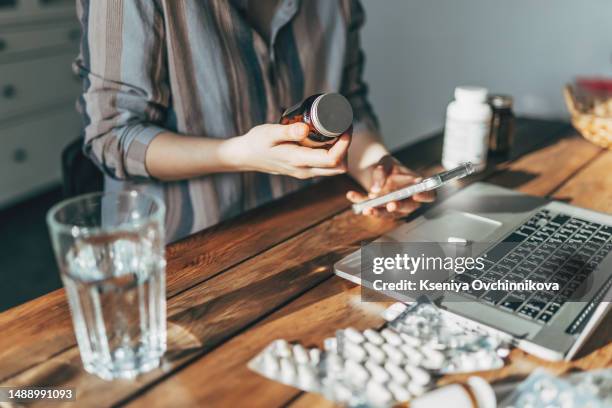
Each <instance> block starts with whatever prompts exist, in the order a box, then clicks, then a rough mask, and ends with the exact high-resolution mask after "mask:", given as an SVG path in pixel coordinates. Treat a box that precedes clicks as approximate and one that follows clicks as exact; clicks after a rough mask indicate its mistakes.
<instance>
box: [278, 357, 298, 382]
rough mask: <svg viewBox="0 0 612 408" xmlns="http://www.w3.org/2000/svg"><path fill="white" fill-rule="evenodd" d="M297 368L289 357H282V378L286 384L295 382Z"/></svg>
mask: <svg viewBox="0 0 612 408" xmlns="http://www.w3.org/2000/svg"><path fill="white" fill-rule="evenodd" d="M295 376H296V368H295V363H294V362H293V361H291V360H289V359H288V358H284V357H283V358H281V360H280V379H281V381H282V382H284V383H286V384H293V383H294V382H295Z"/></svg>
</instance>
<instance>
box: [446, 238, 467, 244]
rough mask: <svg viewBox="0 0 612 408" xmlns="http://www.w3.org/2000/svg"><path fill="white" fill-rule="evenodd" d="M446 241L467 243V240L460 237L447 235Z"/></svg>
mask: <svg viewBox="0 0 612 408" xmlns="http://www.w3.org/2000/svg"><path fill="white" fill-rule="evenodd" d="M447 242H450V243H452V244H459V245H467V244H468V240H467V239H465V238H462V237H448V239H447Z"/></svg>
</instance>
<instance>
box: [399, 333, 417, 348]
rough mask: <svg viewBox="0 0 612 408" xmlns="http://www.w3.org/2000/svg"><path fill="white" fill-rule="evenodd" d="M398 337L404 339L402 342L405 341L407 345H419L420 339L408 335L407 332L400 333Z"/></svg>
mask: <svg viewBox="0 0 612 408" xmlns="http://www.w3.org/2000/svg"><path fill="white" fill-rule="evenodd" d="M400 337H401V339H402V340H404V343H406V344H407V345H409V346H412V347H419V346H420V345H421V340H419V339H418V338H416V337H413V336H410V335H409V334H406V333H400Z"/></svg>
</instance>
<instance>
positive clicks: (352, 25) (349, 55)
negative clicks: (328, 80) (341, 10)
mask: <svg viewBox="0 0 612 408" xmlns="http://www.w3.org/2000/svg"><path fill="white" fill-rule="evenodd" d="M345 4H346V5H345V10H346V13H345V14H346V19H347V30H348V33H347V43H346V55H345V59H344V61H345V62H344V72H343V77H342V90H341V92H342V94H343V95H345V96H346V97H347V99H348V100H349V102H350V103H351V105H352V107H353V112H354V116H355V122H354V127H355V130H368V131H371V132H378V119H377V117H376V114H375V113H374V110H373V108H372V105H371V104H370V102H369V100H368V85H367V84H366V82H365V81H364V80H363V68H364V66H365V55H364V52H363V50H362V47H361V38H360V34H361V28H362V27H363V25H364V23H365V12H364V10H363V6H362V5H361V2H360V1H359V0H347V2H346V3H345Z"/></svg>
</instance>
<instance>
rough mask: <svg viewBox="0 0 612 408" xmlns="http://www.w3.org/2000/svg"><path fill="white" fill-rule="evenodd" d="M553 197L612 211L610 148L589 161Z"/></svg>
mask: <svg viewBox="0 0 612 408" xmlns="http://www.w3.org/2000/svg"><path fill="white" fill-rule="evenodd" d="M554 198H556V199H558V200H562V201H566V202H568V203H570V204H573V205H576V206H579V207H584V208H590V209H592V210H597V211H601V212H607V213H612V150H608V151H605V152H603V153H602V154H600V155H599V156H597V158H595V159H594V160H592V161H590V162H589V164H588V165H587V166H586V167H584V168H583V169H582V171H580V172H579V173H578V174H576V176H575V177H573V178H572V179H570V180H569V181H568V182H567V183H566V184H565V185H563V186H562V187H561V188H559V189H558V190H557V191H556V192H555V194H554Z"/></svg>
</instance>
